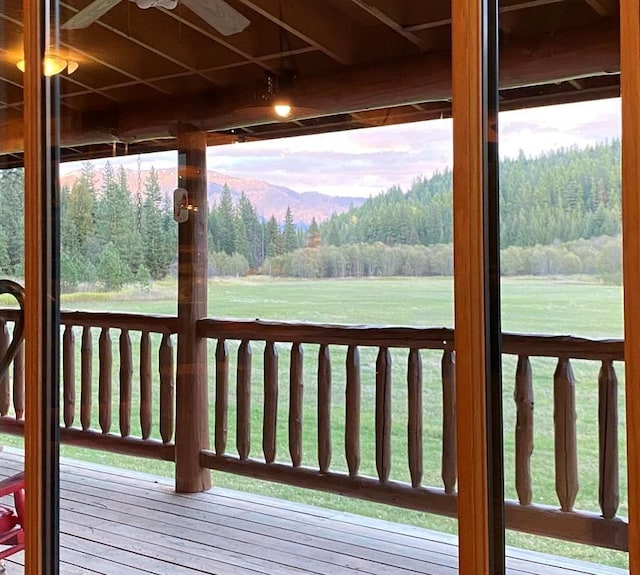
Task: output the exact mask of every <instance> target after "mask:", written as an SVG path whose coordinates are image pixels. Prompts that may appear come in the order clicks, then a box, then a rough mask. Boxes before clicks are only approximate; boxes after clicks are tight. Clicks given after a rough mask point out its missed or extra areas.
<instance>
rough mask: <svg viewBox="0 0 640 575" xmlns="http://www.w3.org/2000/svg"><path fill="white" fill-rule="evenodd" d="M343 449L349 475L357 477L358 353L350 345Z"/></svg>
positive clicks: (353, 346) (358, 438)
mask: <svg viewBox="0 0 640 575" xmlns="http://www.w3.org/2000/svg"><path fill="white" fill-rule="evenodd" d="M346 370H347V383H346V390H345V395H346V397H345V403H346V408H345V422H344V429H345V433H344V449H345V456H346V459H347V467H348V468H349V475H350V476H352V477H353V476H356V475H358V470H359V468H360V351H359V350H358V346H356V345H350V346H349V349H348V350H347V359H346Z"/></svg>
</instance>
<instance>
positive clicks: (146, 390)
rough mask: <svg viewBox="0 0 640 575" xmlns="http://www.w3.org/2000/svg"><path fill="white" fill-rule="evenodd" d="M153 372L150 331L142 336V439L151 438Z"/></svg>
mask: <svg viewBox="0 0 640 575" xmlns="http://www.w3.org/2000/svg"><path fill="white" fill-rule="evenodd" d="M152 377H153V372H152V369H151V336H150V335H149V332H148V331H143V332H142V333H141V334H140V413H139V421H140V434H141V435H142V439H149V437H151V427H152V416H153V408H152V397H153V392H152V388H151V384H152Z"/></svg>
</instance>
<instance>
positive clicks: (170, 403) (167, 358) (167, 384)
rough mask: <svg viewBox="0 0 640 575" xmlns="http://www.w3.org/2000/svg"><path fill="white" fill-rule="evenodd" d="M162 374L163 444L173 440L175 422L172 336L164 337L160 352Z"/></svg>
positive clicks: (161, 431) (160, 370)
mask: <svg viewBox="0 0 640 575" xmlns="http://www.w3.org/2000/svg"><path fill="white" fill-rule="evenodd" d="M158 366H159V372H160V437H161V438H162V441H163V443H169V442H170V441H171V440H172V439H173V422H174V421H175V414H174V405H175V389H176V379H175V369H174V366H173V341H172V339H171V335H170V334H168V333H165V334H163V335H162V341H161V342H160V349H159V351H158Z"/></svg>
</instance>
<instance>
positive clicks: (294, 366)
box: [289, 342, 304, 467]
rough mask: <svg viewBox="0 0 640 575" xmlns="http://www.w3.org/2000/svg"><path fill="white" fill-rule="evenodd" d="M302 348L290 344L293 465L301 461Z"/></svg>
mask: <svg viewBox="0 0 640 575" xmlns="http://www.w3.org/2000/svg"><path fill="white" fill-rule="evenodd" d="M302 365H303V350H302V345H300V343H297V342H294V343H293V345H292V346H291V366H290V369H289V455H290V456H291V463H292V464H293V466H294V467H299V466H300V464H301V463H302V396H303V389H304V388H303V375H302Z"/></svg>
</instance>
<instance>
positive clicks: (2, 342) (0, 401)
mask: <svg viewBox="0 0 640 575" xmlns="http://www.w3.org/2000/svg"><path fill="white" fill-rule="evenodd" d="M8 348H9V329H8V327H7V322H6V320H4V319H1V318H0V357H4V354H5V353H6V352H7V349H8ZM10 406H11V387H10V378H9V370H7V371H6V372H5V373H3V374H0V415H2V416H5V415H7V414H8V413H9V407H10Z"/></svg>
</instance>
